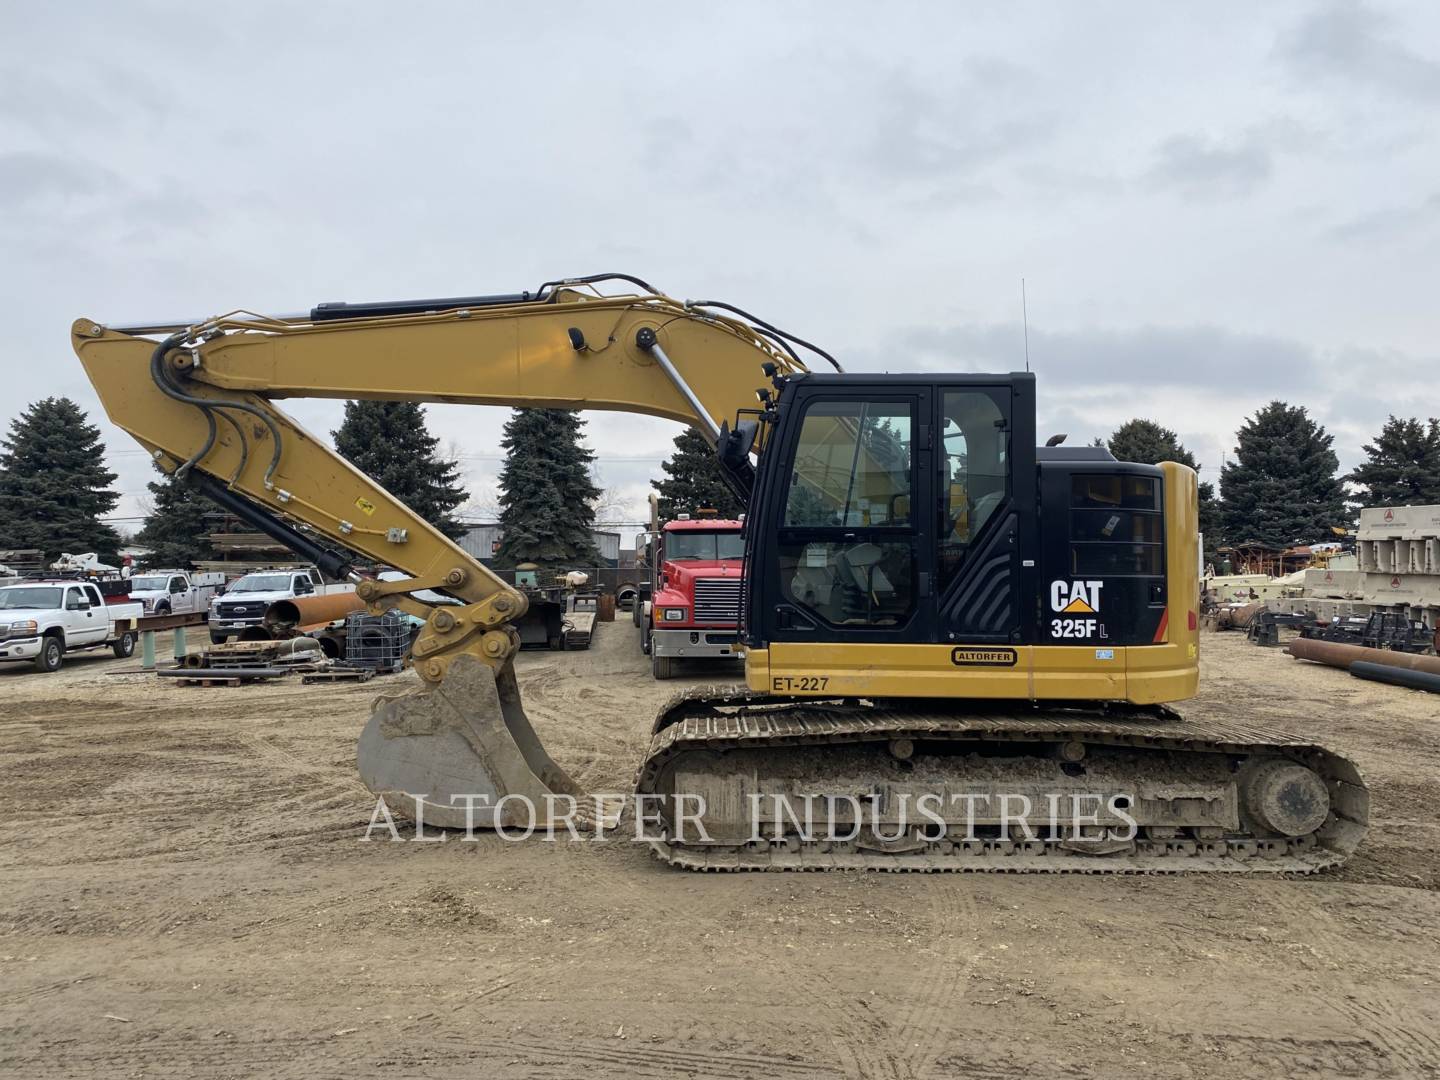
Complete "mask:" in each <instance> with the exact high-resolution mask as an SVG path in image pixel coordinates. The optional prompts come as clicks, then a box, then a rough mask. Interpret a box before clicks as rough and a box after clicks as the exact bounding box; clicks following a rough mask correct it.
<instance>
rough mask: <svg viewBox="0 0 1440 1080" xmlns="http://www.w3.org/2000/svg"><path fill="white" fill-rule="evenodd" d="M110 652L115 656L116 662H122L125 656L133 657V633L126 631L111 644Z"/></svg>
mask: <svg viewBox="0 0 1440 1080" xmlns="http://www.w3.org/2000/svg"><path fill="white" fill-rule="evenodd" d="M110 651H111V652H113V653H114V654H115V657H116V659H118V660H124V659H125V658H126V657H127V656H134V655H135V631H134V630H126V631H125V632H124V633H123V634H121V635H120V636H119V637H118V638H117V639H116V640H115V641H113V642H111V644H110Z"/></svg>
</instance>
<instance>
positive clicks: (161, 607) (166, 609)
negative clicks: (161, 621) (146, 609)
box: [155, 600, 170, 615]
mask: <svg viewBox="0 0 1440 1080" xmlns="http://www.w3.org/2000/svg"><path fill="white" fill-rule="evenodd" d="M155 614H156V615H169V614H170V601H168V600H161V601H160V603H158V604H156V605H155Z"/></svg>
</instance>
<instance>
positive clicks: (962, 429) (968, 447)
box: [937, 390, 1010, 586]
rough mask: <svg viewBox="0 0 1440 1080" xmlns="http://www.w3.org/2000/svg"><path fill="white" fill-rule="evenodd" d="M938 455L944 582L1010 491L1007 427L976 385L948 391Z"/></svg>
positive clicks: (1000, 415)
mask: <svg viewBox="0 0 1440 1080" xmlns="http://www.w3.org/2000/svg"><path fill="white" fill-rule="evenodd" d="M941 408H942V413H941V417H940V420H941V444H942V446H943V451H942V453H941V454H940V455H939V458H940V497H941V501H940V522H939V528H938V530H937V535H938V536H939V549H940V582H941V585H942V586H944V585H946V584H949V582H950V581H951V580H952V579H953V578H954V577H955V574H956V572H957V571H958V570H959V569H960V567H961V566H962V565H964V563H965V556H966V554H967V553H968V552H969V551H970V548H971V544H972V543H973V542H974V540H975V538H976V537H977V536H979V535H980V533H981V531H982V530H983V529H984V528H985V525H986V523H987V522H988V521H990V519H991V518H992V517H994V515H995V512H996V511H997V510H998V509H999V508H1000V505H1001V504H1002V503H1003V502H1004V501H1005V499H1006V496H1007V495H1008V494H1009V481H1010V464H1009V432H1008V430H1007V425H1006V422H1005V416H1004V414H1003V413H1002V412H1001V411H1000V406H999V405H998V404H996V402H995V399H994V398H992V397H991V396H990V395H989V394H986V393H982V392H980V391H975V390H949V391H946V393H945V395H944V398H943V401H942V405H941Z"/></svg>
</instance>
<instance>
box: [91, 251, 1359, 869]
mask: <svg viewBox="0 0 1440 1080" xmlns="http://www.w3.org/2000/svg"><path fill="white" fill-rule="evenodd" d="M616 283H618V290H617V286H616ZM602 286H604V288H602ZM72 343H73V345H74V348H75V351H76V353H77V355H78V356H79V358H80V361H81V363H82V364H83V365H84V368H85V371H86V373H87V375H88V376H89V378H90V380H91V382H92V383H93V384H94V386H95V389H96V391H97V393H98V395H99V397H100V399H101V401H102V402H103V403H104V407H105V409H106V411H107V413H108V414H109V417H110V419H111V420H112V421H113V422H114V423H115V424H116V425H118V426H119V427H121V428H123V429H124V430H126V431H127V432H129V433H130V434H131V435H132V436H134V438H135V439H137V440H138V441H139V443H140V444H141V445H142V446H143V447H145V449H146V450H147V451H148V452H149V453H150V454H151V456H152V457H153V459H154V461H155V463H156V464H157V465H158V466H159V468H160V469H161V470H163V471H165V472H166V473H171V474H175V475H178V476H182V477H189V478H190V480H191V482H193V483H194V484H196V485H197V486H198V487H199V489H200V490H201V491H202V492H204V494H206V495H207V496H209V497H210V498H211V499H212V500H214V501H215V502H216V503H218V504H219V505H220V506H221V507H223V508H225V509H226V510H228V511H230V512H233V513H234V514H236V515H237V516H239V517H240V518H241V519H243V520H245V521H246V522H248V523H250V524H251V525H252V526H253V527H255V528H257V529H259V530H262V531H264V532H265V533H267V534H268V535H270V536H271V537H273V538H275V539H277V540H278V541H280V542H282V543H284V544H286V545H288V546H289V547H290V548H291V549H292V550H294V551H295V552H297V553H298V554H299V555H301V556H302V557H304V558H307V559H310V560H313V562H314V563H315V564H316V565H318V566H319V567H320V568H321V569H322V570H324V571H325V572H326V573H327V574H330V575H332V576H335V577H337V578H342V579H343V578H345V577H349V578H351V579H352V580H355V581H356V583H357V584H356V588H357V592H358V593H359V595H360V597H361V598H362V599H363V600H364V601H365V602H366V603H367V605H368V606H369V608H370V610H372V611H374V612H377V613H378V612H381V611H384V610H387V609H391V608H400V609H402V610H404V611H406V612H409V613H411V614H413V615H416V616H417V617H419V618H421V619H424V620H425V623H424V626H423V628H422V629H421V631H420V633H419V636H418V637H417V639H416V640H415V642H414V645H413V648H412V659H413V664H414V667H415V669H416V671H417V672H418V673H419V676H420V679H421V687H420V688H419V690H418V691H415V692H411V693H407V694H400V695H396V696H391V697H389V698H386V699H382V700H381V701H378V702H377V703H376V705H375V708H374V711H373V713H372V715H371V717H370V718H369V721H368V723H367V724H366V726H365V728H364V731H363V733H362V734H361V736H360V741H359V747H358V752H357V761H358V765H359V771H360V775H361V778H362V779H363V780H364V782H365V784H366V785H367V786H368V787H369V788H370V790H371V791H372V792H374V793H376V794H377V795H380V796H383V797H384V798H386V800H387V801H388V802H389V804H390V806H392V807H395V808H397V809H398V810H399V812H401V813H405V814H408V815H410V816H411V817H412V818H416V819H417V820H418V819H423V821H424V822H425V823H426V824H428V825H433V826H439V827H450V828H461V827H465V828H469V827H488V828H495V829H506V828H507V827H512V826H517V825H521V824H523V823H524V819H525V817H526V816H527V815H533V813H534V810H533V808H534V807H535V806H545V807H552V808H553V807H554V806H556V805H557V804H559V803H560V802H562V801H564V800H570V801H571V802H572V803H573V801H574V800H576V799H583V798H584V796H585V793H584V792H582V791H581V789H580V787H579V785H577V784H576V783H575V781H574V780H573V779H572V778H571V777H570V775H569V774H568V773H567V772H566V771H565V769H563V768H562V767H561V766H560V765H559V764H557V763H556V762H555V761H554V760H553V759H552V758H551V757H550V755H549V754H548V753H547V752H546V751H545V748H544V746H543V745H542V743H541V741H540V739H539V737H538V736H537V734H536V732H535V730H534V728H533V727H532V726H531V724H530V721H529V720H528V718H527V717H526V715H525V711H524V707H523V704H522V702H521V695H520V691H519V686H518V684H517V681H516V675H515V667H514V658H515V654H516V652H517V650H518V647H519V641H518V636H517V635H516V633H515V631H514V629H513V627H512V624H513V622H514V621H515V620H516V619H518V618H519V617H520V616H521V615H522V614H523V612H524V610H525V604H526V601H525V597H524V596H523V595H522V594H521V593H520V592H518V591H517V590H516V589H514V588H513V587H511V586H510V585H509V584H507V583H506V582H505V581H504V580H503V579H502V578H500V577H499V576H498V575H497V574H495V573H493V572H492V571H491V570H490V569H488V568H487V567H486V566H484V565H483V564H482V563H481V562H479V561H477V560H476V559H475V558H473V557H472V556H470V555H469V554H467V553H466V552H465V551H464V550H462V549H461V548H460V547H459V546H458V545H457V544H455V543H454V542H453V541H451V540H450V539H448V538H447V537H446V536H445V535H444V534H443V533H441V532H440V531H439V530H437V529H436V528H434V527H433V526H432V525H430V524H429V523H427V522H426V521H425V520H424V519H423V518H421V517H419V516H418V515H417V514H415V513H414V512H413V511H411V510H410V509H409V508H407V507H406V506H404V505H403V504H402V503H400V502H399V501H398V500H397V499H395V498H394V497H393V496H391V495H390V494H389V493H388V492H386V491H385V490H383V489H382V488H380V487H379V486H378V485H377V484H376V483H375V482H374V481H372V480H371V479H370V478H368V477H367V476H365V475H364V474H363V473H361V472H360V471H358V470H357V469H355V468H354V467H352V466H351V465H350V464H349V463H348V462H347V461H345V460H344V459H343V458H341V457H340V456H338V455H337V454H336V453H335V452H334V451H333V450H331V449H330V448H329V447H328V446H327V445H326V444H325V442H323V441H322V440H320V439H317V438H316V437H315V436H313V435H311V434H310V433H309V432H307V431H305V430H304V429H303V428H302V427H301V426H300V425H299V424H297V423H296V422H295V421H294V420H293V419H291V418H290V417H289V416H287V415H286V414H285V413H284V412H283V411H281V409H280V407H279V405H278V402H280V401H281V400H283V399H285V398H290V397H309V398H341V399H376V400H403V401H416V402H457V403H468V404H475V405H499V406H513V407H542V408H552V409H572V410H589V409H597V410H619V411H626V412H633V413H642V414H647V415H650V416H658V417H664V418H666V419H669V420H674V421H678V422H680V423H684V424H689V425H692V426H693V427H695V428H697V429H698V430H699V431H700V432H701V433H702V434H704V435H705V436H706V438H707V439H708V440H709V441H710V442H711V443H712V444H713V445H714V446H715V449H716V454H717V458H718V460H719V462H720V464H721V467H722V470H723V472H724V474H725V476H726V477H727V480H728V482H729V483H730V484H731V485H732V486H733V487H734V488H735V490H736V492H737V494H738V495H740V496H741V498H742V501H743V502H744V503H745V504H746V505H747V506H748V513H747V515H746V526H745V573H744V575H743V578H742V579H741V580H739V581H737V591H738V595H737V596H736V598H735V599H736V601H737V602H738V607H739V611H740V623H741V638H740V644H741V647H742V649H743V652H744V658H745V684H744V685H743V686H738V685H732V686H722V687H696V688H692V689H690V690H688V691H686V692H684V693H682V694H680V695H679V696H677V697H676V698H674V699H673V700H671V701H670V702H669V703H668V704H667V705H666V706H664V707H663V708H662V709H661V711H660V713H659V715H658V717H657V718H656V719H655V721H654V723H653V725H652V726H651V731H650V742H649V747H648V750H647V752H646V754H645V756H644V759H643V761H642V762H641V763H640V765H639V769H638V775H637V780H636V795H637V796H640V797H643V798H645V799H648V800H650V801H649V803H648V804H647V805H648V806H650V807H651V808H653V821H652V822H651V824H650V825H649V826H648V828H649V829H650V831H649V832H648V833H647V834H646V839H647V840H648V842H649V843H650V845H651V846H652V848H654V849H655V851H656V852H657V853H658V854H659V855H660V857H661V858H662V859H664V860H665V861H667V862H669V863H670V864H672V865H675V866H679V867H685V868H690V869H699V870H755V869H827V868H858V869H885V870H926V871H935V870H965V871H1003V872H1051V873H1054V872H1078V873H1113V872H1182V871H1211V872H1226V871H1238V872H1311V871H1316V870H1320V869H1323V868H1325V867H1329V866H1333V865H1336V864H1338V863H1341V862H1343V861H1344V860H1345V859H1346V858H1347V857H1348V856H1349V855H1350V853H1351V852H1353V851H1354V849H1355V847H1356V846H1357V845H1358V844H1359V843H1360V841H1361V839H1362V837H1363V836H1364V834H1365V832H1366V829H1367V821H1368V793H1367V790H1366V787H1365V783H1364V780H1363V779H1362V777H1361V775H1360V772H1359V770H1358V769H1357V768H1356V766H1355V765H1354V763H1353V762H1351V761H1350V760H1348V759H1346V758H1345V757H1343V756H1342V755H1340V754H1338V753H1336V752H1334V751H1333V750H1330V749H1327V748H1326V747H1324V746H1321V745H1318V744H1317V743H1316V742H1314V741H1312V740H1309V739H1306V738H1304V737H1299V736H1292V735H1286V734H1277V733H1273V732H1267V731H1263V730H1258V729H1256V728H1253V727H1251V726H1249V725H1248V724H1245V723H1243V722H1238V723H1226V722H1220V721H1207V722H1204V723H1202V722H1199V721H1197V720H1193V719H1191V720H1186V719H1184V718H1182V717H1181V716H1180V715H1179V714H1178V713H1177V712H1176V711H1175V710H1174V709H1173V708H1172V707H1171V706H1172V705H1173V704H1174V703H1176V702H1179V701H1182V700H1184V699H1186V698H1189V697H1191V696H1193V695H1194V694H1195V693H1196V690H1197V685H1198V681H1199V658H1198V652H1199V634H1198V626H1197V606H1198V600H1199V597H1198V592H1199V589H1198V581H1199V573H1198V560H1199V550H1198V548H1199V545H1198V523H1197V500H1196V487H1197V485H1196V477H1195V474H1194V472H1193V471H1192V470H1190V469H1188V468H1186V467H1185V466H1183V465H1179V464H1176V463H1173V462H1167V463H1163V464H1160V465H1141V464H1134V463H1127V462H1120V461H1117V460H1115V459H1114V458H1113V457H1112V456H1111V455H1110V454H1109V453H1108V452H1107V451H1105V450H1103V449H1098V448H1092V447H1073V446H1071V447H1067V446H1064V445H1058V444H1056V440H1054V439H1052V440H1050V441H1049V443H1050V444H1047V445H1044V446H1037V445H1036V430H1035V428H1036V408H1035V378H1034V376H1033V375H1031V374H1029V373H1028V372H1027V373H1018V372H1017V373H1009V374H975V373H963V374H960V373H955V374H949V373H932V374H904V375H897V374H859V373H849V372H845V371H842V370H841V367H840V364H839V363H838V362H836V361H835V359H834V358H833V357H832V356H831V354H830V353H828V352H826V351H825V350H824V349H822V348H820V347H819V346H817V345H813V344H811V343H810V342H808V341H806V340H804V339H802V338H799V337H796V336H795V335H793V334H791V333H789V332H787V331H785V330H782V329H780V328H779V327H777V326H776V325H774V324H773V323H770V322H767V321H765V320H763V319H760V318H758V317H756V316H753V315H751V314H749V313H748V312H746V311H744V310H742V309H740V308H738V307H735V306H734V305H731V304H727V303H723V302H720V301H693V300H685V301H682V300H678V299H675V298H672V297H670V296H668V295H666V294H664V293H662V292H660V291H658V290H657V289H655V288H653V287H652V286H650V285H649V284H647V283H646V282H644V281H643V280H641V279H639V278H636V277H633V276H629V275H623V274H602V275H593V276H589V277H582V278H569V279H563V280H557V281H551V282H546V283H545V284H543V285H541V286H540V288H538V289H536V290H534V291H525V292H520V293H510V294H503V295H489V296H468V297H447V298H438V299H420V300H409V301H386V302H380V303H362V304H351V303H325V304H320V305H318V306H316V307H314V308H312V309H310V310H309V311H304V312H299V313H294V314H289V315H279V316H276V315H263V314H258V313H255V312H249V311H233V312H231V313H229V314H226V315H220V316H216V317H211V318H201V319H171V320H159V321H155V322H149V323H138V324H130V325H116V326H110V325H106V324H104V323H100V322H96V321H95V320H93V319H87V318H82V319H79V320H77V321H76V322H75V323H74V325H73V327H72ZM806 358H809V363H808V364H807V362H806ZM811 365H814V366H816V367H820V366H822V365H823V366H826V367H830V368H833V370H831V371H821V370H812V369H811ZM355 555H358V556H361V557H363V558H364V559H365V560H368V561H369V562H371V563H374V564H379V565H383V566H388V567H393V568H395V569H397V570H399V571H401V572H402V573H403V574H405V575H408V577H406V578H404V579H403V580H396V581H390V580H380V579H379V578H378V577H373V576H372V577H364V576H362V575H360V574H358V573H357V572H356V570H355V569H354V567H353V566H352V562H353V560H354V556H355ZM392 576H393V575H392ZM427 590H429V591H430V592H428V593H427ZM434 593H440V594H442V595H443V596H444V597H446V598H448V599H449V600H450V601H451V602H449V603H445V604H435V603H431V602H427V600H425V599H422V598H421V594H425V595H427V596H433V594H434ZM817 799H818V800H820V801H821V805H822V809H823V810H824V811H825V812H826V813H828V814H829V818H830V825H831V826H832V827H831V828H830V829H829V831H828V832H824V833H818V834H817V832H816V831H815V830H813V829H811V828H807V827H806V826H807V822H804V821H802V820H801V819H800V813H799V811H798V810H797V807H801V806H803V807H804V808H805V811H806V813H807V814H808V812H809V810H810V809H811V808H812V807H814V806H815V805H816V800H817ZM1046 806H1048V807H1049V808H1050V809H1051V810H1052V811H1053V810H1055V808H1056V807H1057V806H1058V807H1071V808H1075V809H1077V811H1078V810H1079V808H1081V807H1082V806H1083V808H1084V812H1083V813H1079V812H1077V813H1075V814H1073V815H1069V814H1068V812H1066V813H1061V814H1059V815H1056V814H1054V813H1051V814H1050V815H1049V817H1048V819H1043V820H1044V827H1040V828H1035V827H1032V826H1031V825H1030V824H1029V823H1028V821H1027V820H1026V819H1025V817H1024V810H1025V809H1026V808H1030V807H1035V808H1044V807H1046ZM1017 808H1018V809H1017ZM837 819H838V820H840V821H841V822H842V823H843V824H844V826H845V828H844V829H835V828H833V826H834V824H835V821H836V820H837ZM1017 822H1018V824H1020V825H1021V826H1022V828H1021V829H1020V831H1019V833H1018V835H1017V834H1016V830H1015V829H1014V828H1012V827H1011V826H1013V825H1015V824H1017Z"/></svg>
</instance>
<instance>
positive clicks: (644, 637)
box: [640, 626, 650, 656]
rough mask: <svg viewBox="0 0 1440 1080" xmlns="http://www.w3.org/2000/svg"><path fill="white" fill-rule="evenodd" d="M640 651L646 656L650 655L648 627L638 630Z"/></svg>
mask: <svg viewBox="0 0 1440 1080" xmlns="http://www.w3.org/2000/svg"><path fill="white" fill-rule="evenodd" d="M640 651H641V652H642V653H644V654H645V655H646V656H649V655H650V628H649V627H648V626H646V627H641V628H640Z"/></svg>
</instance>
